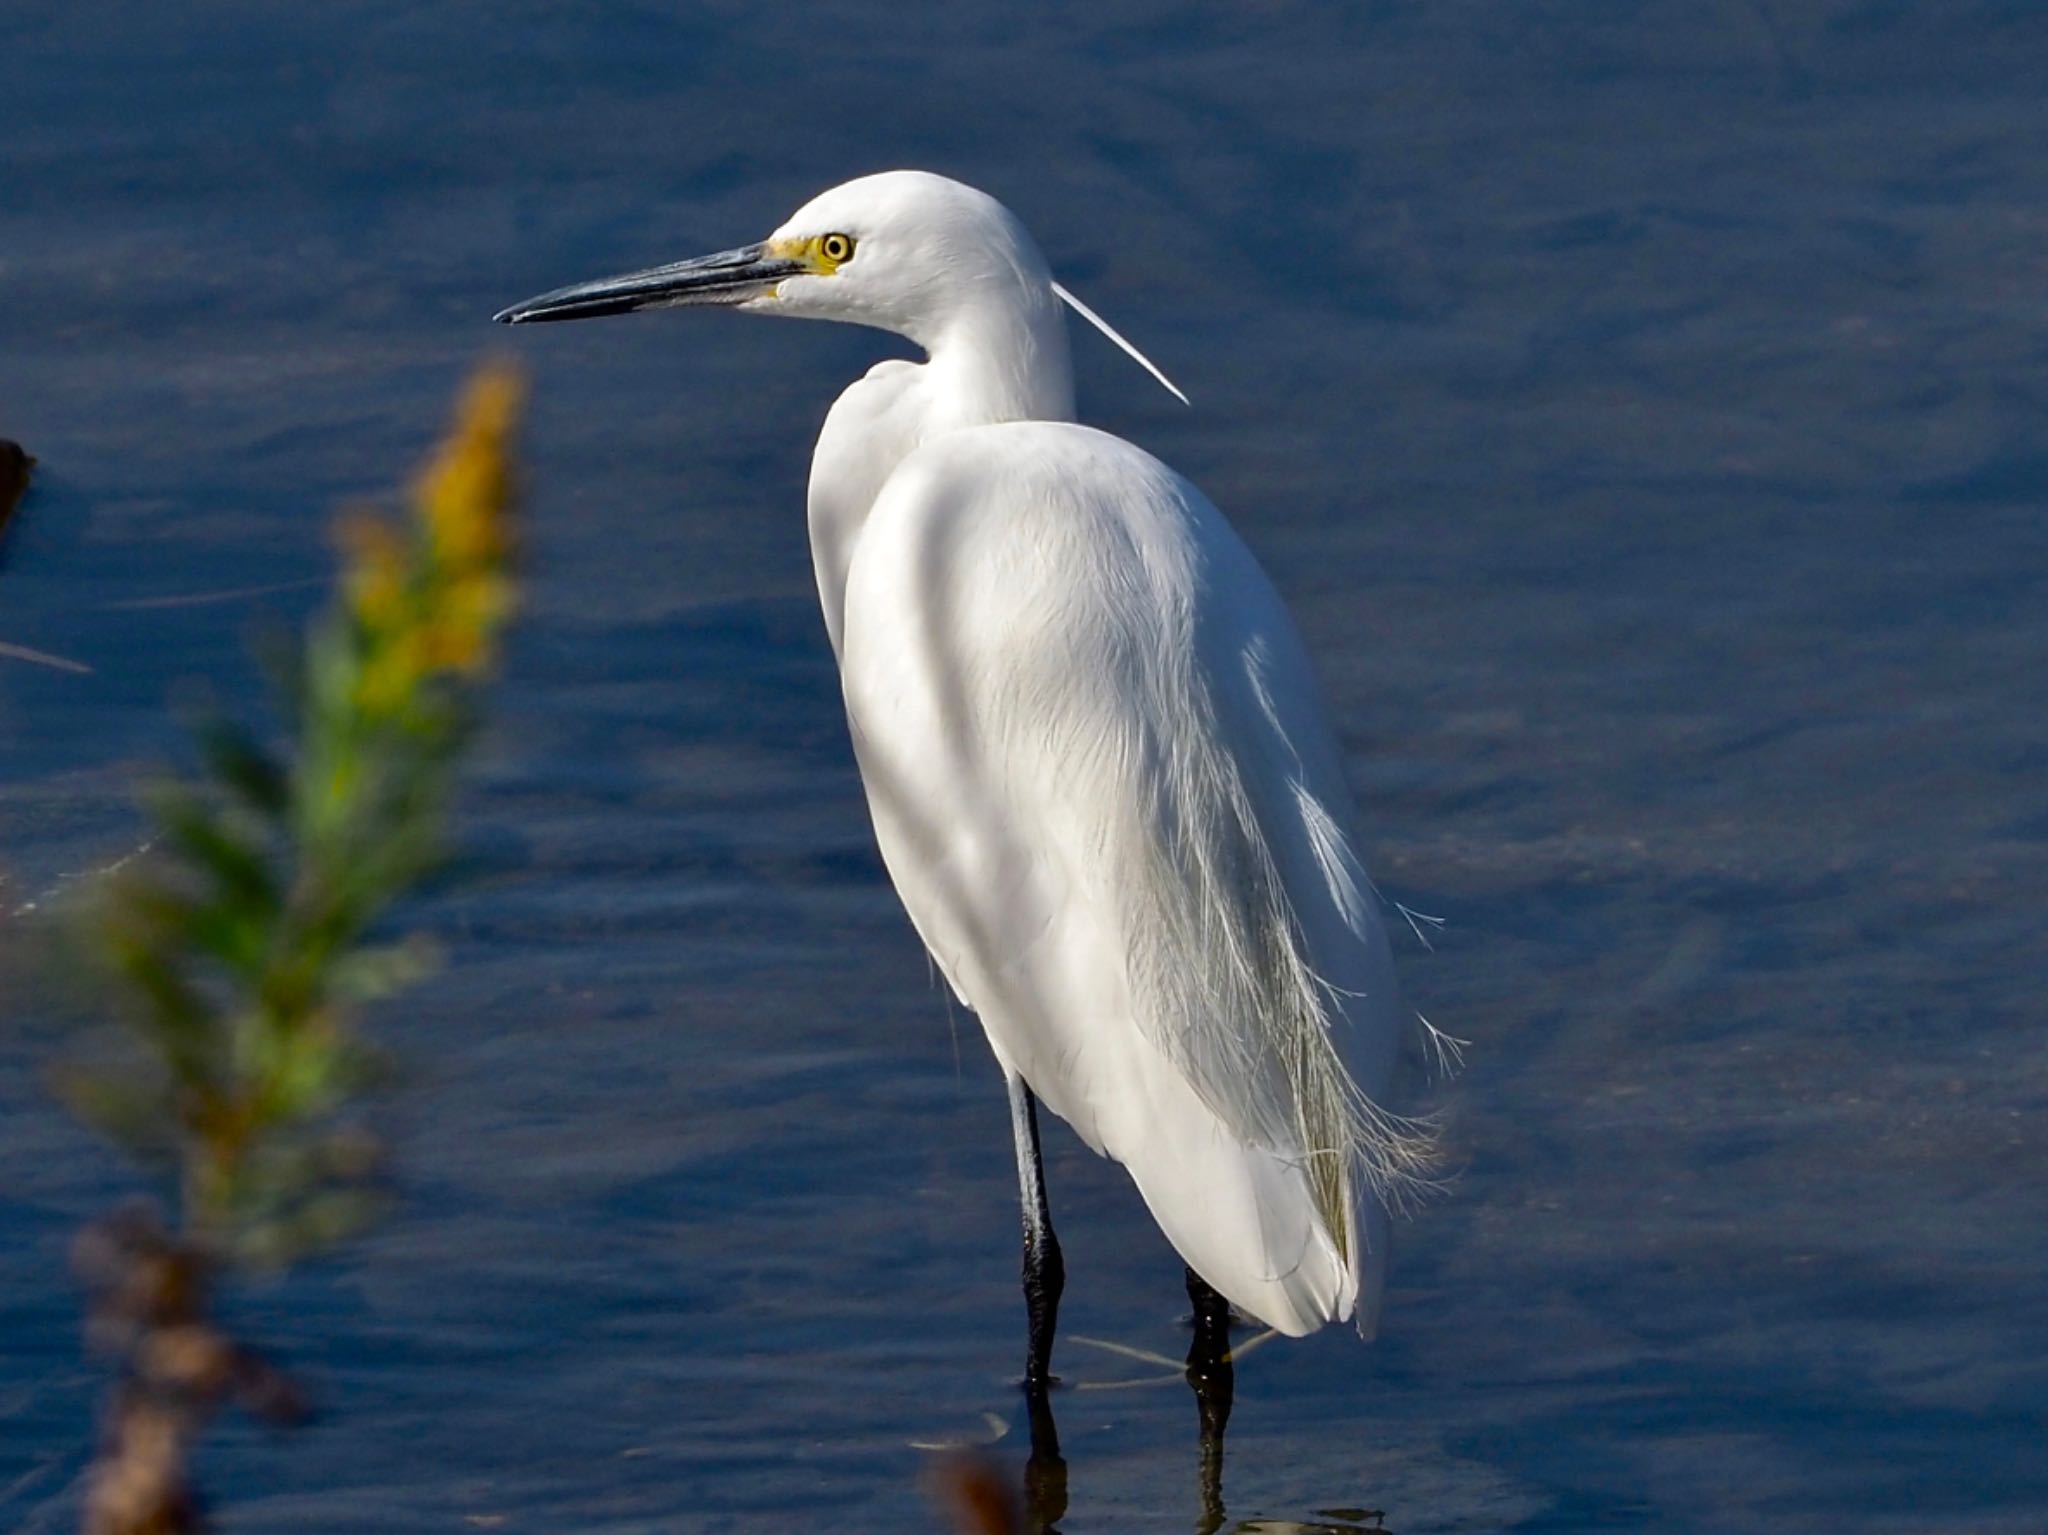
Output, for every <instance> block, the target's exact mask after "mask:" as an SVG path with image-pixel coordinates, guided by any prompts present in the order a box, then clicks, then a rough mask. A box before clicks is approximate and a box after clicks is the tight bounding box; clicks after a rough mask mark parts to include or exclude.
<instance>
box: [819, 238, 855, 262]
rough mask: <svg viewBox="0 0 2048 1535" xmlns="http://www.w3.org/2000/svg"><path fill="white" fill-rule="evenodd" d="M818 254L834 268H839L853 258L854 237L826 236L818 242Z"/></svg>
mask: <svg viewBox="0 0 2048 1535" xmlns="http://www.w3.org/2000/svg"><path fill="white" fill-rule="evenodd" d="M818 254H819V255H821V256H823V257H824V258H825V259H826V260H827V261H829V262H830V263H831V264H832V265H833V266H838V265H839V264H840V263H841V262H842V261H846V260H849V259H851V258H852V256H853V236H852V235H826V236H825V237H824V239H822V240H820V241H819V242H818Z"/></svg>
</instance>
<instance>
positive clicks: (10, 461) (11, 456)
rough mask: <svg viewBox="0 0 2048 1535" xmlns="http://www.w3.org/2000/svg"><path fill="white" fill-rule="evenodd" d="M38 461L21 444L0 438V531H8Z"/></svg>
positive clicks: (25, 493) (26, 492)
mask: <svg viewBox="0 0 2048 1535" xmlns="http://www.w3.org/2000/svg"><path fill="white" fill-rule="evenodd" d="M35 466H36V461H35V460H34V459H33V458H30V457H29V456H28V454H26V453H24V452H23V451H22V448H21V444H20V443H18V442H8V441H7V440H6V439H5V438H0V533H5V532H6V531H7V524H8V523H9V522H10V521H12V520H13V517H14V509H15V508H16V507H17V506H19V505H21V498H22V497H23V496H25V495H27V494H28V475H29V471H30V470H31V469H33V468H35Z"/></svg>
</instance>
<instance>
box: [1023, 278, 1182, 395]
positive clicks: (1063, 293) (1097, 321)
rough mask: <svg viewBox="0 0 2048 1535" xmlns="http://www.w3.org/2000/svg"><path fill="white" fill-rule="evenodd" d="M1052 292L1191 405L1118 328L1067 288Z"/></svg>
mask: <svg viewBox="0 0 2048 1535" xmlns="http://www.w3.org/2000/svg"><path fill="white" fill-rule="evenodd" d="M1052 291H1053V292H1054V293H1056V294H1058V295H1059V300H1060V302H1061V303H1062V304H1065V305H1066V306H1067V307H1068V308H1069V309H1071V310H1073V311H1074V313H1075V314H1077V315H1079V316H1080V317H1081V318H1082V319H1084V320H1086V321H1087V322H1088V323H1089V324H1090V325H1092V326H1094V327H1095V328H1096V329H1097V330H1099V331H1101V332H1102V334H1103V335H1105V336H1107V337H1109V339H1110V340H1112V341H1114V342H1115V343H1116V344H1117V345H1118V346H1119V347H1121V348H1123V351H1124V355H1126V356H1127V357H1129V358H1130V359H1131V360H1132V361H1133V362H1135V363H1136V364H1137V365H1138V366H1139V367H1141V368H1143V369H1144V370H1145V371H1146V372H1147V373H1149V374H1151V375H1152V376H1153V377H1154V378H1156V379H1157V380H1159V384H1160V387H1161V388H1163V389H1165V391H1166V392H1167V393H1168V394H1170V395H1172V396H1173V397H1174V398H1175V399H1176V400H1178V401H1180V402H1181V404H1183V405H1188V404H1190V403H1191V402H1190V401H1189V399H1188V397H1187V396H1186V395H1184V394H1182V393H1181V392H1180V389H1179V388H1178V387H1177V386H1176V385H1175V384H1174V382H1173V380H1172V379H1170V378H1168V377H1167V376H1166V375H1165V374H1164V373H1161V372H1160V371H1159V369H1158V368H1157V367H1155V366H1154V365H1153V362H1152V359H1151V358H1149V357H1147V356H1146V355H1145V354H1144V353H1143V352H1141V351H1139V350H1138V349H1137V348H1136V347H1134V346H1132V345H1131V344H1130V342H1128V341H1126V340H1124V338H1123V337H1122V336H1119V335H1118V334H1117V333H1116V327H1115V326H1113V325H1111V324H1110V323H1109V321H1107V320H1105V319H1103V318H1102V316H1101V315H1099V314H1097V313H1096V312H1095V311H1094V310H1092V309H1090V308H1089V307H1088V306H1087V305H1086V304H1084V303H1082V302H1081V301H1080V300H1079V299H1077V298H1075V297H1074V295H1073V294H1071V293H1069V292H1068V291H1067V290H1066V289H1065V288H1063V287H1061V286H1060V285H1059V284H1058V283H1054V284H1053V285H1052Z"/></svg>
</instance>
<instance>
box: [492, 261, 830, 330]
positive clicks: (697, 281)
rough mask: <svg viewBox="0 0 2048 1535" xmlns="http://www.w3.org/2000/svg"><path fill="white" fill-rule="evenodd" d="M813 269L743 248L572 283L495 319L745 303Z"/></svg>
mask: <svg viewBox="0 0 2048 1535" xmlns="http://www.w3.org/2000/svg"><path fill="white" fill-rule="evenodd" d="M808 270H809V268H808V267H806V266H805V265H804V264H803V263H802V262H801V261H791V260H789V259H788V258H786V257H783V256H773V255H770V254H769V253H768V247H767V246H765V245H743V246H741V247H740V248H739V249H738V250H729V251H720V252H719V253H718V254H717V255H715V256H699V257H697V258H696V259H694V260H692V261H674V262H671V263H669V265H667V266H658V267H650V268H648V269H647V270H646V271H644V272H628V273H626V274H625V275H624V276H622V277H601V278H599V279H598V280H597V281H596V282H579V283H573V284H571V285H570V286H569V287H566V288H557V289H555V291H554V292H552V293H543V294H541V295H540V297H538V298H530V299H528V300H526V301H525V302H524V303H521V304H514V305H513V306H512V307H511V308H510V309H501V310H500V311H499V312H498V313H497V314H496V315H495V316H494V318H495V319H496V320H497V321H498V322H499V323H500V324H502V325H525V324H528V323H530V322H537V321H540V320H590V319H595V318H596V317H597V316H599V315H607V314H631V313H632V312H633V311H634V310H636V309H673V308H677V307H680V306H682V305H686V304H720V305H728V306H729V305H733V304H744V303H746V302H747V300H748V299H755V298H761V297H764V296H766V295H767V294H769V293H771V292H773V291H774V288H775V285H776V284H777V283H779V282H780V281H782V279H783V278H785V277H794V276H796V275H797V274H798V273H800V272H805V271H808Z"/></svg>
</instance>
